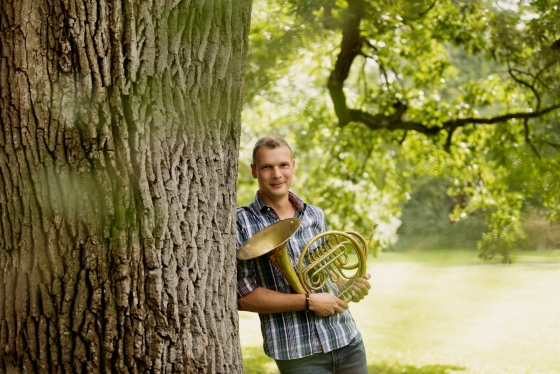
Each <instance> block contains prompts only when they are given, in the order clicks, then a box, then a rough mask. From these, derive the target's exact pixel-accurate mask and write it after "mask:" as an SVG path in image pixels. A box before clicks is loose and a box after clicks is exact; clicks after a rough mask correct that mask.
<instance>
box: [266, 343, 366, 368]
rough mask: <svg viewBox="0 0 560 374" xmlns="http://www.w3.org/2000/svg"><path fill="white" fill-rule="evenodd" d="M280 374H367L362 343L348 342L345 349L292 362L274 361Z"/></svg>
mask: <svg viewBox="0 0 560 374" xmlns="http://www.w3.org/2000/svg"><path fill="white" fill-rule="evenodd" d="M276 366H278V370H280V373H281V374H334V373H336V374H367V373H368V368H367V359H366V350H365V348H364V343H363V342H362V340H361V339H360V341H358V342H354V341H352V342H350V344H348V345H347V346H346V347H342V348H339V349H335V350H334V351H331V352H328V353H316V354H314V355H312V356H307V357H303V358H296V359H294V360H276Z"/></svg>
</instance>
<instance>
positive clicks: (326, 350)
mask: <svg viewBox="0 0 560 374" xmlns="http://www.w3.org/2000/svg"><path fill="white" fill-rule="evenodd" d="M295 168H296V162H295V160H294V159H293V158H292V150H291V148H290V146H289V145H288V143H286V141H285V140H284V139H282V138H280V137H277V136H267V137H264V138H262V139H260V140H259V141H258V142H257V143H256V144H255V147H254V149H253V164H252V165H251V170H252V174H253V178H256V179H257V181H258V184H259V190H258V191H257V193H256V195H255V201H254V202H253V203H252V204H250V205H248V206H245V207H242V208H240V209H238V211H237V232H238V234H237V244H238V249H239V248H240V247H241V246H242V245H243V243H245V241H247V240H248V239H249V238H250V237H251V236H253V235H254V234H256V233H257V232H259V231H260V230H262V229H264V228H265V227H267V226H269V225H271V224H273V223H275V222H277V221H279V220H281V219H287V218H293V217H296V218H298V219H300V220H301V226H300V228H299V229H298V231H297V232H296V233H295V234H294V235H293V236H292V237H291V238H290V240H289V242H288V254H289V255H290V257H291V259H292V262H293V263H297V261H298V259H299V254H300V251H301V249H303V247H304V246H305V244H306V243H307V242H309V241H310V240H311V239H312V238H313V237H314V236H315V235H317V234H319V233H321V232H323V231H326V230H327V227H326V221H325V217H324V214H323V211H322V210H321V209H320V208H318V207H315V206H312V205H308V204H305V203H304V202H303V201H302V200H301V199H299V198H298V197H297V196H296V195H294V194H293V193H291V192H290V187H291V184H292V177H293V175H294V172H295ZM367 279H369V274H367V275H366V279H359V280H357V281H355V282H354V287H353V289H354V291H355V297H354V299H353V300H354V301H359V300H360V299H361V298H363V297H364V296H365V295H367V293H368V289H369V288H370V284H369V282H368V281H367ZM237 280H238V297H239V299H238V305H239V310H245V311H250V312H257V313H259V317H260V319H261V330H262V333H263V338H264V350H265V353H266V354H267V355H268V356H270V357H272V358H273V359H274V360H275V361H276V364H277V366H278V369H279V370H280V372H281V373H314V374H321V373H351V374H360V373H364V374H365V373H367V372H368V371H367V363H366V355H365V349H364V346H363V343H362V338H361V335H360V333H359V331H358V329H357V328H356V324H355V323H354V320H353V318H352V315H351V314H350V312H349V311H348V304H347V303H346V302H344V301H342V300H341V299H339V298H338V297H336V296H335V295H334V294H331V293H328V292H323V293H312V294H310V295H302V294H296V293H293V291H292V290H291V289H290V285H289V284H288V281H287V280H286V279H285V278H284V276H283V275H282V273H280V271H279V270H278V269H277V268H276V267H275V265H274V264H272V262H271V261H270V260H269V259H268V256H260V257H258V258H255V259H252V260H248V261H238V265H237ZM331 289H333V292H336V286H335V287H331Z"/></svg>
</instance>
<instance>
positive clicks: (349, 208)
mask: <svg viewBox="0 0 560 374" xmlns="http://www.w3.org/2000/svg"><path fill="white" fill-rule="evenodd" d="M255 5H256V6H255V11H254V15H253V25H252V32H251V36H250V40H251V47H250V54H249V61H248V71H247V75H246V77H247V87H246V91H245V92H246V108H247V110H246V111H245V112H244V113H245V114H244V116H245V117H244V118H245V123H246V124H247V125H248V126H247V128H245V129H244V131H246V133H245V134H244V135H243V136H244V137H252V136H253V135H252V134H253V133H257V132H259V131H260V130H262V127H266V126H272V127H273V128H277V130H276V131H278V132H281V133H284V134H285V135H286V136H288V137H293V142H294V144H295V148H296V150H297V151H299V153H296V154H299V157H300V158H303V160H304V162H300V165H305V170H301V171H300V175H302V176H303V177H302V178H301V179H300V182H301V184H299V188H300V189H301V193H302V194H307V196H308V198H309V199H310V200H311V201H315V202H317V203H321V202H326V203H327V210H328V212H327V215H328V216H330V218H331V222H333V223H334V225H341V226H342V225H352V224H354V225H357V226H358V227H362V228H364V229H365V227H366V223H367V221H371V220H381V221H382V223H384V224H386V225H388V226H390V227H391V230H393V232H394V230H395V229H396V226H398V223H395V219H398V217H399V214H400V206H402V205H401V204H402V203H403V202H404V201H406V199H407V196H410V195H409V193H410V192H411V191H412V190H413V189H414V188H415V183H416V182H415V181H416V180H418V179H419V178H421V177H422V176H424V175H431V176H434V177H436V178H440V179H444V180H446V181H447V182H446V183H445V184H446V185H447V186H448V190H447V194H448V195H449V196H463V199H462V203H461V204H456V205H455V208H454V209H453V211H452V213H451V217H450V218H451V219H450V221H452V222H456V221H459V220H464V219H468V217H469V215H470V214H473V213H475V212H476V213H478V214H481V215H483V216H484V217H485V219H486V222H487V226H488V230H487V232H486V233H485V234H484V236H483V237H482V238H481V241H480V242H479V244H480V246H481V249H482V251H481V257H482V258H485V259H490V258H493V257H496V256H498V257H501V258H502V259H503V261H505V262H508V261H510V258H511V257H509V254H508V253H509V249H508V248H510V247H511V245H512V243H513V242H515V241H516V240H518V239H519V238H522V237H523V236H524V233H523V230H522V228H521V222H520V219H521V208H522V206H523V204H524V203H526V202H528V201H531V202H532V203H535V201H537V200H538V202H537V203H538V204H540V207H541V208H542V211H543V212H545V213H544V214H545V215H546V217H547V218H548V219H549V220H558V219H559V218H560V188H559V186H560V176H559V173H557V172H556V170H557V169H558V164H559V163H560V153H559V152H558V151H559V149H560V121H559V116H560V89H559V85H558V76H560V50H558V48H556V46H557V40H558V37H559V35H560V24H559V23H558V22H557V20H558V19H560V8H559V4H557V3H556V2H552V1H546V0H535V1H529V2H527V1H500V2H498V1H471V0H453V1H452V0H448V1H433V0H427V1H414V2H409V1H373V0H311V1H305V2H301V1H295V0H294V1H289V2H288V4H286V3H285V2H269V3H267V4H266V5H265V4H255ZM264 14H268V15H271V14H273V16H272V17H273V18H272V19H271V17H269V18H267V19H266V22H264ZM260 126H262V127H260ZM292 134H293V135H292ZM243 154H244V152H242V155H243ZM303 160H302V161H303ZM308 170H313V172H312V174H309V175H308V174H306V171H308ZM240 182H241V186H243V183H246V182H248V181H245V180H244V179H243V177H240ZM297 187H298V186H297V185H296V188H297ZM243 196H244V195H243V193H242V194H241V195H240V197H243ZM536 197H538V198H536ZM388 230H389V229H388ZM391 230H389V231H391ZM381 232H383V230H381ZM382 239H383V238H382ZM384 240H391V238H389V237H386V238H384ZM393 240H394V238H393Z"/></svg>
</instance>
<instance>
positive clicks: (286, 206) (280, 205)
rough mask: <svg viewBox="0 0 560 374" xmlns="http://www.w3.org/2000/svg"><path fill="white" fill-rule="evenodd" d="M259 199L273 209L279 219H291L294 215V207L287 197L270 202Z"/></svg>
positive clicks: (265, 198) (267, 199)
mask: <svg viewBox="0 0 560 374" xmlns="http://www.w3.org/2000/svg"><path fill="white" fill-rule="evenodd" d="M261 199H262V201H263V202H264V203H265V204H266V205H268V206H269V207H271V208H272V209H274V211H275V212H276V214H278V216H279V217H280V219H287V218H293V217H295V215H296V207H295V206H294V204H292V202H291V201H290V197H289V195H286V196H285V197H282V198H281V199H278V200H271V199H269V198H267V197H264V196H262V195H261Z"/></svg>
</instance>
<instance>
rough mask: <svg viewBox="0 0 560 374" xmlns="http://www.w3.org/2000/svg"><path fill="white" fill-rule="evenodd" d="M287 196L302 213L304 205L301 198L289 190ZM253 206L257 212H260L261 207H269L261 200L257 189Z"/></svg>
mask: <svg viewBox="0 0 560 374" xmlns="http://www.w3.org/2000/svg"><path fill="white" fill-rule="evenodd" d="M288 198H289V199H290V202H291V203H292V204H294V206H295V208H296V211H297V212H299V213H300V214H303V212H304V211H305V205H306V204H305V203H304V202H303V200H302V199H300V198H299V197H297V196H296V195H295V194H294V193H292V192H289V195H288ZM253 206H254V208H255V210H256V211H257V212H262V211H263V209H267V208H271V207H269V206H268V205H266V204H265V203H264V201H262V199H261V195H260V194H259V191H257V193H256V194H255V201H254V202H253Z"/></svg>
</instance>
